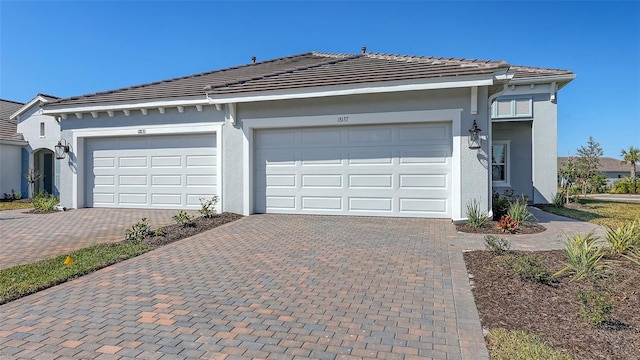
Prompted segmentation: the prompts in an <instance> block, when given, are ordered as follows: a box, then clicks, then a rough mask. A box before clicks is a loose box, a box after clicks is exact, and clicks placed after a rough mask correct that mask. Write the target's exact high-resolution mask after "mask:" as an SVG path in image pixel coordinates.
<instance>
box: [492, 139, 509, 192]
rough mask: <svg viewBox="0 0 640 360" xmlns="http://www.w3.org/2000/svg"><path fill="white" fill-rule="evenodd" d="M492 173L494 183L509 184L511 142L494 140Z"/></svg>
mask: <svg viewBox="0 0 640 360" xmlns="http://www.w3.org/2000/svg"><path fill="white" fill-rule="evenodd" d="M491 174H492V179H493V184H494V185H499V186H509V142H508V141H494V142H493V145H492V146H491Z"/></svg>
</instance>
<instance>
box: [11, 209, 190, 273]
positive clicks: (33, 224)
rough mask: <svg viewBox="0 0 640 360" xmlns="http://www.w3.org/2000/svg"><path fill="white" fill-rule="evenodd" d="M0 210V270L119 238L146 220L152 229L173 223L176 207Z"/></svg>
mask: <svg viewBox="0 0 640 360" xmlns="http://www.w3.org/2000/svg"><path fill="white" fill-rule="evenodd" d="M25 211H26V210H24V209H22V210H8V211H0V269H5V268H8V267H11V266H15V265H20V264H28V263H32V262H35V261H38V260H42V259H47V258H51V257H55V256H58V255H63V254H65V253H67V252H70V251H72V250H75V249H80V248H84V247H87V246H90V245H94V244H98V243H104V242H114V241H119V240H122V238H123V236H124V230H125V229H126V228H128V227H131V225H133V224H134V223H136V222H138V221H140V219H142V218H143V217H146V218H148V219H149V223H150V224H151V225H152V227H153V228H156V227H158V226H164V225H168V224H171V223H175V222H174V220H173V219H172V218H171V217H172V216H173V215H175V214H176V212H177V211H176V210H146V209H100V208H92V209H78V210H71V211H65V212H57V213H51V214H26V213H25Z"/></svg>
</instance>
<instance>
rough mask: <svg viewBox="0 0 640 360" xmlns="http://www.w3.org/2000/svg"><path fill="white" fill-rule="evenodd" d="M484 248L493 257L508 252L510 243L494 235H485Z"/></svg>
mask: <svg viewBox="0 0 640 360" xmlns="http://www.w3.org/2000/svg"><path fill="white" fill-rule="evenodd" d="M484 246H485V247H486V248H487V250H489V251H491V252H492V253H493V254H494V255H500V254H503V253H505V252H506V251H509V249H510V248H511V243H510V242H509V240H507V239H505V238H501V237H497V236H495V235H485V236H484Z"/></svg>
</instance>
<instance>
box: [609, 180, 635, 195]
mask: <svg viewBox="0 0 640 360" xmlns="http://www.w3.org/2000/svg"><path fill="white" fill-rule="evenodd" d="M609 192H610V193H612V194H634V193H635V194H637V193H638V192H640V180H639V179H638V178H636V179H632V178H631V177H629V176H625V177H623V178H622V179H620V180H618V181H616V182H615V183H613V187H612V188H611V190H609Z"/></svg>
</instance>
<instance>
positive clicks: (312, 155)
mask: <svg viewBox="0 0 640 360" xmlns="http://www.w3.org/2000/svg"><path fill="white" fill-rule="evenodd" d="M252 60H253V61H252V62H251V63H248V64H245V65H240V66H236V67H231V68H226V69H220V70H215V71H211V72H206V73H201V74H195V75H190V76H185V77H180V78H174V79H169V80H163V81H158V82H154V83H148V84H142V85H136V86H131V87H127V88H122V89H115V90H111V91H104V92H99V93H95V94H87V95H81V96H74V97H70V98H65V99H60V100H56V101H50V102H47V103H46V104H44V105H43V109H44V112H43V113H44V114H45V115H50V116H53V117H55V118H56V119H58V120H59V121H60V126H61V131H62V132H61V140H62V142H63V143H68V144H69V147H68V148H66V149H65V150H67V151H68V153H67V154H66V155H67V156H66V158H65V159H63V160H60V161H61V164H62V165H61V166H60V195H61V204H62V206H65V207H69V208H81V207H116V208H117V207H120V208H175V209H183V208H199V207H200V199H201V198H208V197H211V196H213V195H219V196H220V200H221V201H220V202H219V204H218V210H219V211H231V212H236V213H240V214H245V215H248V214H253V213H285V214H333V215H366V216H398V217H432V218H450V219H453V220H456V221H457V220H464V219H465V217H466V215H465V212H466V210H465V208H466V204H467V203H468V202H469V201H471V200H472V199H475V200H477V201H479V203H480V204H481V206H482V208H483V209H486V211H487V212H490V211H491V194H492V191H493V190H494V189H495V190H498V191H502V190H503V189H513V190H514V191H515V192H516V193H518V194H526V195H528V196H529V199H530V200H531V201H532V202H535V203H547V202H549V201H550V200H551V198H552V197H553V195H554V193H555V191H556V176H557V173H556V166H555V164H556V152H557V150H556V149H557V135H556V134H557V131H556V125H557V105H556V103H557V93H558V90H560V89H561V88H562V87H564V86H565V85H567V84H568V83H569V82H570V81H571V80H573V79H574V78H575V75H574V74H573V73H572V72H570V71H567V70H556V69H546V68H535V67H526V66H512V65H509V64H508V63H506V62H504V61H486V60H468V59H453V58H436V57H421V56H400V55H388V54H380V53H367V52H366V50H364V49H363V51H362V53H359V54H332V53H321V52H310V53H304V54H299V55H293V56H287V57H282V58H278V59H272V60H266V61H261V62H256V61H255V58H254V59H252Z"/></svg>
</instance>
